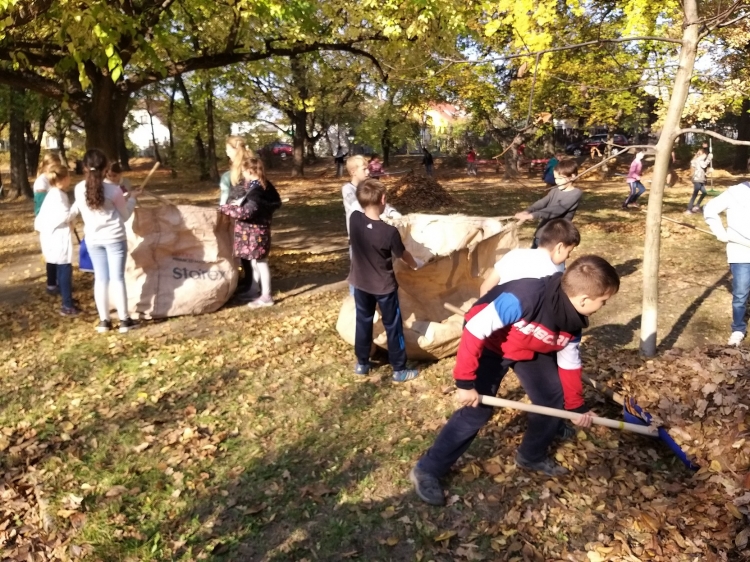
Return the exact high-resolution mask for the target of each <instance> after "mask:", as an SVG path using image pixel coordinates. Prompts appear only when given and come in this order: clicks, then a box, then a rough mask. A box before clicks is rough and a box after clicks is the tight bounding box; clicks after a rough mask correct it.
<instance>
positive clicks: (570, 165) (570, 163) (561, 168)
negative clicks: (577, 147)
mask: <svg viewBox="0 0 750 562" xmlns="http://www.w3.org/2000/svg"><path fill="white" fill-rule="evenodd" d="M555 171H556V172H557V173H558V174H560V175H561V176H563V177H565V178H570V177H573V176H575V175H576V174H577V173H578V162H576V161H575V159H573V158H563V159H562V160H560V161H559V162H558V163H557V166H555Z"/></svg>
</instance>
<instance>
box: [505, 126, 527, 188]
mask: <svg viewBox="0 0 750 562" xmlns="http://www.w3.org/2000/svg"><path fill="white" fill-rule="evenodd" d="M521 143H523V138H522V137H521V136H520V135H516V136H515V138H514V139H513V140H512V141H511V143H510V148H509V149H508V150H507V151H506V153H505V157H504V158H505V173H504V174H503V178H504V179H506V180H509V179H514V178H517V177H518V147H519V146H521Z"/></svg>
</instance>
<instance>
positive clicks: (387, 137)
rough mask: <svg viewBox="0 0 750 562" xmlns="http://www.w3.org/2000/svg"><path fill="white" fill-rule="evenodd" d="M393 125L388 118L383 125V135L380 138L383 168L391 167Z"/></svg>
mask: <svg viewBox="0 0 750 562" xmlns="http://www.w3.org/2000/svg"><path fill="white" fill-rule="evenodd" d="M392 127H393V123H392V122H391V119H390V118H389V117H386V119H385V123H383V134H382V135H381V137H380V148H381V149H382V150H383V167H384V168H387V167H388V166H390V165H391V148H393V140H392V136H391V128H392Z"/></svg>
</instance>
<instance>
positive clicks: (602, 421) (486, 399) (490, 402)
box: [479, 394, 659, 437]
mask: <svg viewBox="0 0 750 562" xmlns="http://www.w3.org/2000/svg"><path fill="white" fill-rule="evenodd" d="M479 400H480V402H481V403H482V404H485V405H487V406H495V407H499V408H512V409H513V410H522V411H524V412H531V413H532V414H542V415H545V416H552V417H554V418H562V419H565V420H571V421H576V420H578V419H579V418H580V417H581V415H582V414H578V413H576V412H568V411H567V410H558V409H557V408H548V407H546V406H536V405H534V404H526V403H525V402H514V401H513V400H505V399H504V398H494V397H492V396H485V395H483V394H480V395H479ZM592 422H593V423H594V424H595V425H603V426H604V427H609V428H612V429H619V430H622V431H630V432H632V433H640V434H641V435H648V436H649V437H658V436H659V430H658V429H657V428H655V427H651V426H650V425H638V424H635V423H628V422H624V421H619V420H611V419H609V418H600V417H598V416H594V417H593V418H592Z"/></svg>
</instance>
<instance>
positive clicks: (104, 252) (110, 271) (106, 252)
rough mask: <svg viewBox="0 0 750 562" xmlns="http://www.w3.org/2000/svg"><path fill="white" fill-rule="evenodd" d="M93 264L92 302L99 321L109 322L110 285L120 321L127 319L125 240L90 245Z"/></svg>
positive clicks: (126, 252)
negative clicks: (94, 304) (94, 303)
mask: <svg viewBox="0 0 750 562" xmlns="http://www.w3.org/2000/svg"><path fill="white" fill-rule="evenodd" d="M88 249H89V256H90V257H91V262H92V263H93V264H94V301H95V302H96V310H97V311H98V312H99V319H100V320H109V286H110V284H111V285H112V291H113V295H114V297H115V301H116V302H115V306H116V307H117V314H118V316H119V317H120V320H125V319H126V318H128V296H127V291H126V290H125V261H126V260H127V257H128V243H127V242H126V241H125V240H121V241H120V242H112V243H110V244H93V243H92V244H90V245H89V246H88Z"/></svg>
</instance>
